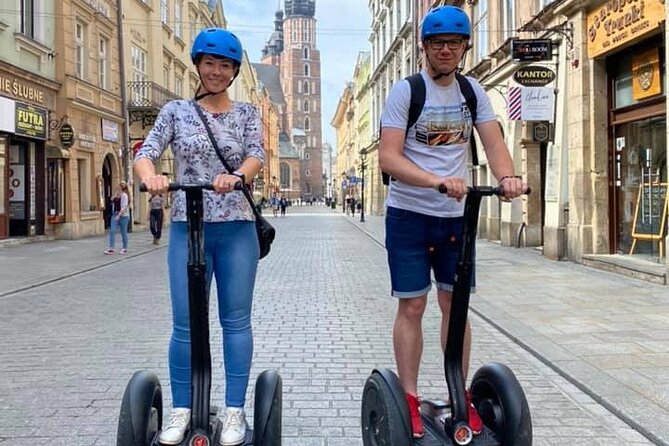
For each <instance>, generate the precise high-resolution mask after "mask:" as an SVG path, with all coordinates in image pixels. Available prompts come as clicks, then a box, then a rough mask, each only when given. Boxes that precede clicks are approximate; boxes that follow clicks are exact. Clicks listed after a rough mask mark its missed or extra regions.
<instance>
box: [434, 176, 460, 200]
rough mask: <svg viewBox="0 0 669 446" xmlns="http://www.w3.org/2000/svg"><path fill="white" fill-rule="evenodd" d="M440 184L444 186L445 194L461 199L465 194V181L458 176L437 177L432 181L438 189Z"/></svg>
mask: <svg viewBox="0 0 669 446" xmlns="http://www.w3.org/2000/svg"><path fill="white" fill-rule="evenodd" d="M440 186H445V187H446V195H448V196H449V197H450V198H455V199H456V200H458V201H461V200H462V198H463V197H464V196H465V195H467V183H466V182H465V179H464V178H460V177H438V178H437V179H436V181H435V183H434V188H435V189H437V190H439V187H440Z"/></svg>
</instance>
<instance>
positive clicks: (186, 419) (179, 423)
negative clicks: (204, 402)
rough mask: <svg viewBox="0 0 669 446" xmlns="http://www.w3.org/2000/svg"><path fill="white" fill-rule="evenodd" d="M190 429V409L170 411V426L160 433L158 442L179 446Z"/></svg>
mask: <svg viewBox="0 0 669 446" xmlns="http://www.w3.org/2000/svg"><path fill="white" fill-rule="evenodd" d="M189 427H190V409H184V408H175V409H172V418H170V424H169V425H167V427H166V428H164V429H163V431H162V432H161V433H160V438H159V439H158V441H159V442H160V443H161V444H170V445H171V444H179V443H181V442H182V441H183V439H184V434H185V433H186V430H187V429H188V428H189Z"/></svg>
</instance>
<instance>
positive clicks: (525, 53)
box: [511, 39, 553, 62]
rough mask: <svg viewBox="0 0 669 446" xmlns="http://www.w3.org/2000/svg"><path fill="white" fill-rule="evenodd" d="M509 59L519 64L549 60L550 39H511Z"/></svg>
mask: <svg viewBox="0 0 669 446" xmlns="http://www.w3.org/2000/svg"><path fill="white" fill-rule="evenodd" d="M511 58H512V59H513V60H517V61H520V62H532V61H538V60H551V59H552V58H553V42H552V41H551V39H511Z"/></svg>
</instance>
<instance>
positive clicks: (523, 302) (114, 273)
mask: <svg viewBox="0 0 669 446" xmlns="http://www.w3.org/2000/svg"><path fill="white" fill-rule="evenodd" d="M356 219H357V217H356ZM272 221H273V222H275V224H276V227H277V231H278V238H277V241H276V242H275V244H274V246H273V248H272V250H273V251H272V253H271V255H270V256H268V257H267V258H266V259H263V260H262V261H261V263H260V269H259V274H258V280H257V286H256V296H255V303H254V333H255V353H254V366H253V370H252V375H251V376H252V380H253V379H254V377H255V376H257V374H258V373H259V372H260V371H261V370H263V369H266V368H278V369H279V371H280V373H281V375H282V377H283V380H284V389H283V390H284V392H283V398H284V403H283V407H284V411H283V420H284V421H283V430H284V436H283V437H284V438H283V444H284V445H288V446H292V445H296V446H300V445H318V446H339V445H347V446H348V445H361V444H362V441H361V439H360V427H359V423H360V421H359V418H360V398H361V393H362V388H363V385H364V381H365V379H366V377H367V376H368V375H369V373H370V371H371V369H372V368H373V367H377V366H387V367H393V362H394V361H393V354H392V346H391V342H390V334H391V330H392V321H393V316H394V311H395V305H394V302H393V300H392V299H391V298H389V297H388V291H389V290H388V288H389V279H388V274H387V267H386V264H385V251H384V249H383V247H382V246H381V245H380V244H379V243H378V241H377V240H379V237H380V235H381V234H382V230H383V227H382V220H381V219H379V218H374V217H370V218H369V219H368V222H367V223H364V224H360V223H358V222H357V221H355V222H354V221H353V220H352V219H351V218H350V217H345V216H343V215H342V214H341V213H337V212H335V211H330V210H327V209H325V208H324V207H317V206H315V207H304V208H289V215H288V217H287V218H277V219H272ZM357 228H360V229H362V231H360V230H357ZM363 231H364V232H363ZM365 233H367V235H369V236H367V235H365ZM161 248H163V247H162V246H159V247H155V246H154V245H151V244H150V236H148V235H147V234H146V233H141V232H135V233H133V234H132V235H131V242H130V250H131V254H130V255H128V256H123V257H122V256H118V255H117V256H104V255H102V254H101V252H102V250H103V249H104V241H103V240H102V238H93V239H87V240H77V241H52V242H40V243H34V244H26V245H20V246H7V247H5V248H1V249H0V377H2V378H1V379H0V445H3V446H4V445H5V444H7V445H12V446H23V445H26V446H27V445H31V446H32V445H42V444H43V445H85V446H93V445H96V446H98V445H105V446H108V445H113V444H115V431H116V421H117V417H118V410H119V407H120V401H121V396H122V394H123V390H124V388H125V385H126V383H127V380H128V378H129V377H130V375H131V374H132V372H133V371H134V370H137V369H141V368H145V369H149V370H152V371H154V372H156V373H157V374H158V375H159V376H160V379H161V383H162V384H163V391H164V400H165V405H166V406H167V407H169V400H170V394H169V381H168V379H167V376H166V346H167V340H168V338H169V331H170V320H171V316H170V309H169V304H168V298H167V297H166V296H167V288H166V261H165V251H164V250H163V249H161ZM478 256H479V273H478V274H477V281H478V282H479V286H478V289H479V294H478V295H477V296H475V298H474V301H473V306H474V310H475V311H474V314H473V315H472V322H473V326H474V330H475V339H474V349H473V353H472V357H473V360H472V367H471V370H472V371H474V370H476V369H477V368H478V367H480V366H481V365H482V364H483V363H485V362H488V361H492V360H498V361H502V362H504V363H506V364H508V365H509V366H510V367H511V368H512V370H514V372H515V373H516V375H517V376H518V378H519V380H520V381H521V383H522V385H523V388H524V390H525V392H526V394H527V397H528V401H529V404H530V406H531V410H532V418H533V425H534V434H535V442H534V444H535V445H546V446H551V445H565V446H567V445H569V446H571V445H573V444H576V443H587V444H599V445H607V446H610V445H639V446H640V445H648V444H651V442H650V441H649V439H648V438H645V437H644V436H643V435H642V434H641V433H640V432H639V431H641V432H643V433H644V434H645V435H646V437H651V438H652V439H654V440H655V443H657V444H666V443H663V441H665V440H663V439H664V438H665V437H660V435H663V434H662V429H666V426H667V424H669V423H667V418H666V414H665V412H660V411H659V410H658V412H657V416H656V417H655V418H654V421H653V422H652V423H650V422H649V423H648V424H642V423H641V421H644V420H645V418H641V416H645V415H644V414H645V413H646V407H647V406H648V405H650V404H656V405H657V407H658V408H660V409H662V410H666V408H667V404H664V405H662V404H660V401H658V400H661V395H662V390H660V389H662V388H664V389H665V390H664V394H665V395H666V388H667V385H666V384H664V383H662V381H661V378H662V377H663V376H666V373H664V372H665V370H664V369H663V367H666V362H665V363H664V364H662V363H661V361H660V360H659V357H660V356H661V355H662V354H664V356H665V357H666V350H664V353H661V352H658V353H655V356H654V357H655V360H656V362H655V364H654V366H652V367H651V366H650V365H648V364H649V363H648V362H639V361H637V362H635V363H634V367H632V366H631V365H629V364H625V363H624V361H623V360H622V359H621V357H620V356H621V355H624V354H631V353H627V350H624V349H623V350H622V352H621V351H619V350H620V348H619V347H618V344H619V343H623V344H625V345H626V344H628V343H630V344H633V345H634V346H635V349H633V348H632V347H631V346H628V348H629V350H630V352H631V351H636V350H640V352H636V353H635V355H639V356H641V355H642V353H643V354H646V355H647V354H648V353H647V352H646V350H645V349H650V347H651V346H654V347H653V348H654V349H656V350H660V349H661V348H660V346H661V345H663V339H664V340H666V339H667V338H666V337H664V338H662V336H661V334H662V331H661V329H660V328H659V325H660V324H657V325H653V326H654V327H656V328H655V329H654V331H652V332H650V331H648V330H649V329H650V328H651V324H648V323H647V322H646V324H645V325H644V327H645V329H646V331H647V332H646V337H647V338H644V337H642V336H640V334H639V335H633V334H632V332H633V331H634V330H632V329H630V327H629V326H628V319H624V318H623V317H622V316H624V315H625V314H624V312H623V310H626V309H627V308H628V307H624V308H621V309H617V308H615V305H616V304H618V305H622V304H624V302H619V301H623V300H624V299H623V296H625V295H626V293H628V292H631V291H630V290H632V289H636V290H637V291H641V293H640V294H639V295H641V296H644V297H637V298H636V306H635V309H636V310H637V311H635V312H634V313H631V314H630V318H631V320H632V321H633V320H634V319H635V318H641V317H642V315H644V314H649V316H647V317H648V318H650V315H652V314H654V315H656V317H657V318H660V317H661V315H662V314H664V313H666V312H662V311H661V310H662V308H660V304H661V297H662V293H661V290H662V287H659V286H658V287H657V288H653V287H649V286H648V285H646V284H644V283H643V282H636V281H634V280H632V279H624V278H618V277H617V276H613V275H610V274H606V273H601V272H598V271H590V270H588V269H585V268H583V267H581V266H578V265H574V264H568V263H557V262H549V261H544V260H543V259H542V258H541V257H540V256H539V255H538V254H536V253H535V252H534V251H531V250H516V249H510V248H501V247H499V246H496V245H494V244H490V243H486V242H481V243H480V244H479V248H478ZM63 278H66V280H63ZM565 282H568V283H569V284H570V285H571V289H570V290H569V294H568V295H566V296H565V295H564V294H565V293H564V290H566V289H567V287H566V286H565ZM609 289H612V290H613V291H612V292H611V293H610V296H608V295H607V294H608V293H607V290H609ZM650 295H652V296H654V298H653V299H648V297H647V296H650ZM604 296H606V298H604ZM605 299H606V300H605ZM610 302H611V303H613V305H610V304H609V303H610ZM651 304H652V305H654V306H653V308H649V307H650V306H651ZM214 306H215V305H214ZM577 307H580V308H581V313H579V315H580V316H581V317H585V316H587V317H588V318H587V319H578V318H577V317H576V316H572V317H570V316H569V314H571V312H572V311H574V312H576V310H572V308H577ZM599 307H601V308H602V309H601V310H597V309H598V308H599ZM607 309H608V310H607ZM430 310H431V311H428V313H427V314H426V319H425V322H424V331H425V336H426V342H425V352H424V358H423V365H422V369H421V378H420V388H421V391H422V393H423V394H424V395H426V396H440V395H443V394H444V392H445V383H444V377H443V368H442V354H441V352H440V351H439V347H438V324H439V317H438V311H436V304H435V302H434V299H432V298H431V302H430ZM596 310H597V311H601V312H603V313H604V314H608V312H613V315H614V316H616V317H612V318H611V320H610V321H609V322H608V323H603V322H599V319H598V318H603V317H604V316H601V315H598V313H597V311H596ZM628 311H629V310H628ZM211 314H212V315H215V314H216V313H215V308H212V312H211ZM603 320H608V319H603ZM535 321H536V322H535ZM593 321H595V322H593ZM491 322H492V323H491ZM216 325H217V324H216V321H215V320H214V321H212V339H214V340H216V339H220V337H219V336H220V329H218V328H217V327H216ZM586 328H589V329H595V328H597V329H599V330H608V331H604V332H603V333H600V332H595V333H593V334H591V333H590V332H589V331H587V330H586ZM579 330H580V331H579ZM620 330H625V331H624V333H623V334H625V338H623V340H624V341H625V342H622V341H618V340H617V337H616V336H615V335H618V334H620ZM664 333H665V334H666V333H667V332H666V331H665V332H664ZM607 334H608V336H606V335H607ZM632 336H638V337H639V338H640V339H643V340H644V341H645V342H643V341H640V340H637V341H636V342H632V341H629V339H630V338H631V337H632ZM664 344H665V346H666V342H664ZM214 345H220V344H218V343H216V341H214ZM573 346H576V348H573ZM578 347H581V349H578ZM642 347H643V348H642ZM528 349H529V350H530V352H528V351H527V350H528ZM577 349H578V350H577ZM581 350H583V351H581ZM586 353H587V355H586ZM597 353H600V355H597ZM606 358H610V359H606ZM596 359H598V360H599V363H597V362H596V361H595V360H596ZM213 360H214V363H213V364H214V380H213V382H214V383H215V384H214V388H213V389H212V395H213V398H214V403H216V404H219V405H220V404H222V401H223V391H224V383H223V376H222V375H223V373H222V369H221V365H220V361H221V352H220V350H217V349H214V351H213ZM591 361H593V362H594V364H591ZM644 361H649V359H647V358H644ZM553 362H554V363H555V364H553ZM607 366H608V368H607ZM622 367H629V370H627V369H624V368H622ZM565 370H566V371H568V372H570V373H571V374H567V373H565V374H564V376H562V374H563V373H564V371H565ZM581 371H584V372H588V373H585V374H579V372H581ZM621 372H622V373H621ZM632 373H636V374H637V375H639V376H644V377H646V379H645V380H644V379H642V380H638V381H637V380H635V381H632V380H631V379H630V377H631V374H632ZM618 374H620V375H618ZM565 376H566V378H565ZM651 376H655V377H657V381H658V382H657V384H656V385H655V387H654V389H655V391H654V392H653V393H649V394H647V395H645V394H644V393H643V386H644V385H645V384H647V383H648V381H650V380H651ZM586 378H589V380H588V379H586ZM605 378H606V379H607V380H608V383H611V382H612V380H614V379H617V380H618V381H620V382H621V383H622V384H615V385H611V384H608V385H609V386H610V387H611V388H608V387H606V384H607V381H605ZM623 378H627V379H623ZM584 383H585V384H584ZM637 385H639V386H640V387H636V386H637ZM633 386H634V387H633ZM584 389H585V390H588V391H591V390H592V392H590V395H588V394H586V393H585V392H584V391H583V390H584ZM625 389H628V390H627V392H630V393H631V392H634V394H633V395H632V396H631V397H630V398H629V400H627V399H622V402H621V403H620V404H618V402H619V401H621V400H615V399H614V400H610V398H611V397H612V396H616V395H620V394H621V392H623V391H624V390H625ZM610 394H614V395H610ZM602 402H603V403H605V404H608V405H609V406H611V407H610V409H611V410H613V411H614V412H620V414H621V415H622V414H624V415H623V418H624V417H629V418H630V419H629V420H628V421H630V422H637V421H638V424H639V426H638V430H634V429H632V428H630V426H629V425H628V424H626V423H625V422H623V421H621V419H620V418H619V417H617V416H615V415H614V414H613V413H612V411H611V410H607V409H606V408H605V407H603V406H602V405H601V404H600V403H602ZM252 405H253V385H251V386H250V388H249V393H248V398H247V412H248V413H249V414H252V412H253V411H252ZM632 405H633V406H632ZM614 406H615V407H614ZM628 406H632V408H635V409H637V411H636V412H631V411H629V410H627V409H628ZM251 421H252V419H251ZM654 435H656V436H657V437H658V438H655V437H653V436H654Z"/></svg>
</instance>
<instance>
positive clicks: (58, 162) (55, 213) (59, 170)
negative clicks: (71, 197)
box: [46, 158, 65, 223]
mask: <svg viewBox="0 0 669 446" xmlns="http://www.w3.org/2000/svg"><path fill="white" fill-rule="evenodd" d="M46 175H47V179H46V181H47V186H46V190H47V198H46V205H47V212H48V216H47V218H48V220H49V221H50V222H54V223H55V222H61V221H64V219H65V160H63V159H52V158H49V159H48V160H47V167H46Z"/></svg>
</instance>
